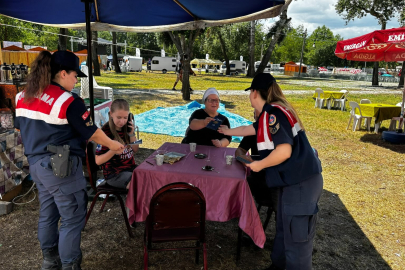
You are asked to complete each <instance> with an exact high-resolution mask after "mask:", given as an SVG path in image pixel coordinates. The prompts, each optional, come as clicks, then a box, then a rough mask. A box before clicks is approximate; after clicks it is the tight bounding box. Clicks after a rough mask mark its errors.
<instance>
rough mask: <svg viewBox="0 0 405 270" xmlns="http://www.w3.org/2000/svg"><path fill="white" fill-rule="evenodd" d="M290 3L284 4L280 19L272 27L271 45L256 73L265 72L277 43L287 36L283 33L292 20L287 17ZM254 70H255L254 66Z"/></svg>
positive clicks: (270, 33)
mask: <svg viewBox="0 0 405 270" xmlns="http://www.w3.org/2000/svg"><path fill="white" fill-rule="evenodd" d="M290 3H291V2H288V4H285V5H284V7H283V9H282V10H281V13H280V20H278V21H277V22H276V24H275V25H274V26H273V27H272V28H271V29H270V32H269V37H270V38H271V41H270V44H269V47H268V48H267V50H266V53H265V54H264V56H263V59H262V60H261V62H260V65H259V67H258V68H257V70H256V73H255V75H257V74H259V73H263V71H264V69H265V68H266V65H267V63H268V62H269V61H270V58H271V55H272V53H273V50H274V48H275V46H276V44H277V43H278V42H280V41H281V40H282V39H283V38H284V37H285V36H284V37H283V35H282V34H284V33H285V32H286V31H285V30H286V29H287V28H288V26H289V23H290V21H291V18H288V17H287V9H288V6H289V4H290ZM252 67H253V66H252ZM249 69H250V68H249ZM252 70H254V68H253V69H252Z"/></svg>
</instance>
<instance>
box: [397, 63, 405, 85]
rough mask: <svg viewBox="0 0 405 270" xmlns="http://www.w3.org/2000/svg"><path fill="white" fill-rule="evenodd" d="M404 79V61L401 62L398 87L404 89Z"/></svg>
mask: <svg viewBox="0 0 405 270" xmlns="http://www.w3.org/2000/svg"><path fill="white" fill-rule="evenodd" d="M404 78H405V61H403V62H402V71H401V77H400V78H399V84H398V87H401V88H402V87H404Z"/></svg>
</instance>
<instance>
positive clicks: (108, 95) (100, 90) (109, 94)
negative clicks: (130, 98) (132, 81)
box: [80, 66, 113, 100]
mask: <svg viewBox="0 0 405 270" xmlns="http://www.w3.org/2000/svg"><path fill="white" fill-rule="evenodd" d="M82 72H83V73H84V74H86V75H87V76H88V75H89V68H88V66H82ZM80 88H81V89H80V97H81V98H88V97H89V78H88V77H83V78H81V83H80ZM93 90H94V91H93V95H94V98H102V99H111V100H112V99H113V89H112V88H111V87H108V86H100V85H98V83H97V82H96V79H95V78H94V76H93Z"/></svg>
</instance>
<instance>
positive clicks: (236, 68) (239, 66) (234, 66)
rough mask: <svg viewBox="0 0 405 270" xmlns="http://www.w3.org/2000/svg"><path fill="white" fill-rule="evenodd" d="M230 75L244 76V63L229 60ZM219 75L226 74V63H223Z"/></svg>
mask: <svg viewBox="0 0 405 270" xmlns="http://www.w3.org/2000/svg"><path fill="white" fill-rule="evenodd" d="M229 65H230V69H231V74H232V73H233V74H235V75H238V74H246V62H245V61H239V60H229ZM219 73H221V74H226V62H224V63H223V64H222V66H221V69H220V70H219Z"/></svg>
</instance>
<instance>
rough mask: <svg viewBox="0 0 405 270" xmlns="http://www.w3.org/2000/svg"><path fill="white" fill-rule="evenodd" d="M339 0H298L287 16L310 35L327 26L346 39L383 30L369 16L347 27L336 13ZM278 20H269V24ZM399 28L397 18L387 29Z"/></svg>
mask: <svg viewBox="0 0 405 270" xmlns="http://www.w3.org/2000/svg"><path fill="white" fill-rule="evenodd" d="M337 1H338V0H296V1H293V2H292V3H291V4H290V6H289V7H288V12H287V15H288V17H291V18H292V20H291V23H292V24H293V26H294V27H297V26H299V25H303V26H304V28H307V30H308V35H310V34H311V33H312V32H313V31H314V30H315V29H316V28H317V27H318V26H322V25H325V26H326V27H328V28H329V29H330V30H331V31H332V32H333V34H334V35H337V34H339V35H340V36H342V37H343V38H344V39H349V38H353V37H357V36H361V35H364V34H367V33H369V32H372V31H375V30H379V29H381V25H379V24H378V22H377V20H376V19H375V18H374V17H373V16H371V15H368V16H366V17H363V18H361V19H355V20H354V21H350V22H349V23H348V24H347V25H346V22H345V20H344V19H343V18H342V17H341V16H339V15H338V14H337V13H336V11H335V6H334V5H335V4H336V3H337ZM276 20H278V18H275V19H271V20H269V23H271V22H272V21H276ZM395 27H399V22H398V19H397V18H393V19H392V20H391V21H389V22H388V23H387V29H390V28H395Z"/></svg>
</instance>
